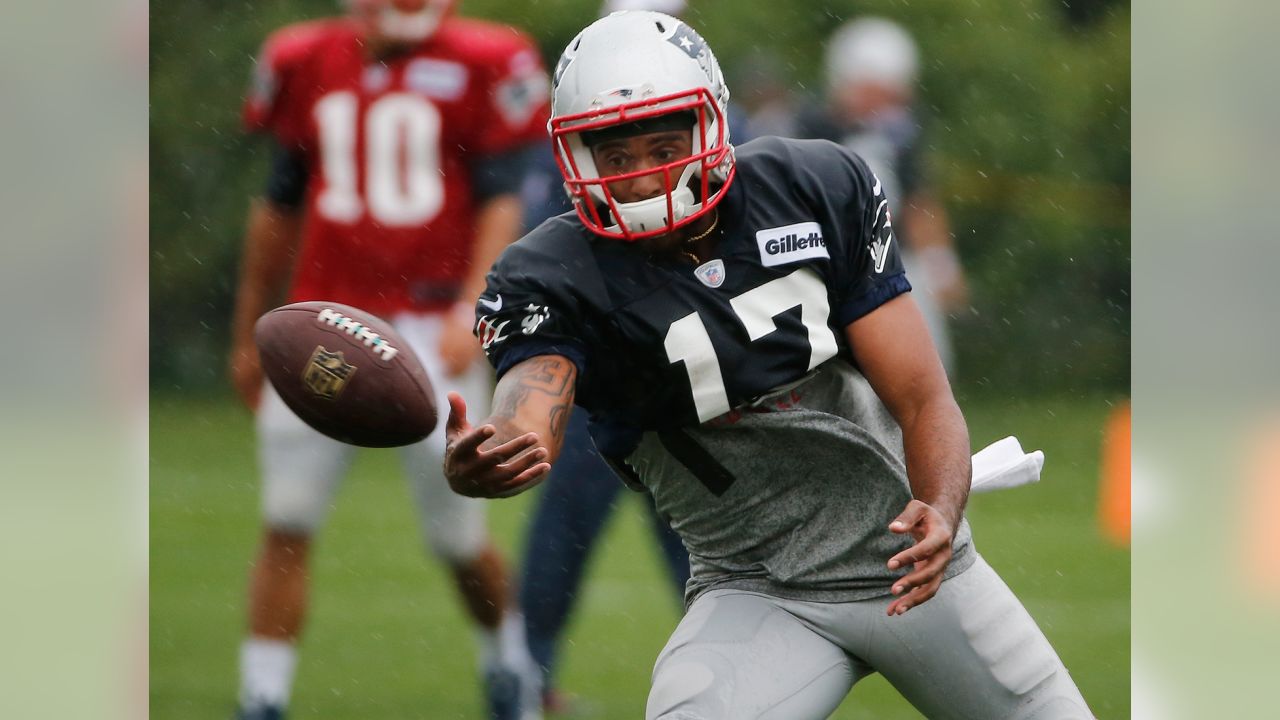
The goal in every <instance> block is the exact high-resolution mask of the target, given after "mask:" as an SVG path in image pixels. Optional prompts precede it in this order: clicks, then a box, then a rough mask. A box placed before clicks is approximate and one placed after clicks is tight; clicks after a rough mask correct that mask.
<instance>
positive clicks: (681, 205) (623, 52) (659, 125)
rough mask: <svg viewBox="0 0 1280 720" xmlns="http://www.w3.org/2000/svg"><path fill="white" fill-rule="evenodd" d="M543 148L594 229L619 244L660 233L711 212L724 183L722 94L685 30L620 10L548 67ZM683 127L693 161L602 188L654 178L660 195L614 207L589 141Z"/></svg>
mask: <svg viewBox="0 0 1280 720" xmlns="http://www.w3.org/2000/svg"><path fill="white" fill-rule="evenodd" d="M553 87H554V98H553V100H552V105H551V121H550V122H549V123H548V129H549V131H550V132H551V140H552V144H553V145H554V147H555V154H556V162H557V164H559V166H560V172H561V173H562V174H563V175H564V179H565V190H566V191H567V192H568V194H569V198H570V199H571V200H572V201H573V205H574V208H575V209H576V210H577V212H578V217H579V218H581V220H582V222H583V223H584V224H585V225H586V226H587V227H588V228H590V229H591V230H592V231H593V232H595V233H597V234H599V235H603V236H605V237H612V238H618V239H623V240H628V241H633V240H640V239H643V238H647V237H654V236H656V235H663V234H666V233H669V232H671V231H672V230H675V229H676V228H679V227H683V226H685V225H688V224H689V223H691V222H693V221H694V220H696V219H698V218H700V217H703V216H705V215H707V214H708V213H710V212H711V211H712V209H713V208H714V207H715V206H716V204H717V203H719V202H720V200H721V199H722V198H723V197H724V193H725V191H726V190H727V189H728V187H729V183H730V182H732V180H733V175H734V161H733V146H732V145H730V144H729V126H728V123H727V122H726V121H725V114H726V112H727V108H728V103H729V89H728V88H727V87H726V86H725V83H724V76H723V74H721V72H720V65H719V63H717V62H716V58H715V55H713V54H712V53H711V48H709V47H707V43H706V41H705V40H703V39H702V37H701V36H700V35H698V33H697V32H695V31H694V30H693V28H691V27H689V26H688V25H686V24H685V23H683V22H682V21H680V20H678V19H676V18H674V17H671V16H670V15H664V14H662V13H656V12H620V13H615V14H613V15H609V16H607V17H603V18H601V19H599V20H597V21H596V22H594V23H592V24H591V25H589V26H587V28H586V29H585V30H583V31H582V32H581V33H579V34H578V36H577V37H575V38H574V39H573V40H572V41H571V42H570V43H569V45H568V47H566V48H565V50H564V54H563V55H561V56H560V62H559V63H557V64H556V70H555V78H554V80H553ZM684 127H688V128H689V129H690V130H692V132H693V136H692V143H693V154H692V155H691V156H690V157H688V158H682V159H680V160H677V161H675V162H671V163H668V164H665V165H661V166H658V167H656V168H653V169H649V170H641V171H638V172H635V173H628V174H625V175H616V176H612V177H610V178H608V182H616V181H619V180H628V179H633V178H636V177H639V176H642V175H649V174H656V175H659V176H660V177H661V180H662V183H663V187H664V189H665V192H664V193H663V194H661V195H658V196H657V197H653V198H650V199H648V200H641V201H639V202H632V203H619V202H617V200H616V199H615V198H614V197H613V195H612V193H610V191H609V188H608V185H607V183H606V182H605V180H603V179H601V177H600V173H599V171H598V170H597V168H596V164H595V159H594V158H593V157H592V154H591V148H590V147H589V146H588V142H589V141H590V140H591V139H592V138H598V137H601V136H611V137H619V136H626V135H636V134H642V133H646V132H656V131H660V130H674V129H678V128H679V129H682V128H684Z"/></svg>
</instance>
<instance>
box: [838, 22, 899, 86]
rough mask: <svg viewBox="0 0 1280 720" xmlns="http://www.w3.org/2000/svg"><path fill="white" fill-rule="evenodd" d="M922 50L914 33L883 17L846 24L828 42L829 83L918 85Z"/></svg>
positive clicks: (841, 84)
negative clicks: (917, 47)
mask: <svg viewBox="0 0 1280 720" xmlns="http://www.w3.org/2000/svg"><path fill="white" fill-rule="evenodd" d="M919 70H920V53H919V51H918V50H917V49H916V43H915V41H914V40H912V39H911V35H910V34H908V33H907V31H906V30H904V29H902V26H900V25H898V24H897V23H894V22H891V21H889V20H885V19H883V18H874V17H872V18H863V19H861V20H854V21H852V22H848V23H845V24H844V25H842V26H840V28H839V29H838V30H836V32H835V34H833V35H832V36H831V39H830V40H829V41H827V85H828V87H831V88H839V87H843V86H846V85H855V84H861V83H875V84H878V85H884V86H888V87H892V88H897V89H899V90H903V91H906V90H909V89H910V88H911V87H912V86H914V85H915V82H916V77H917V75H918V74H919Z"/></svg>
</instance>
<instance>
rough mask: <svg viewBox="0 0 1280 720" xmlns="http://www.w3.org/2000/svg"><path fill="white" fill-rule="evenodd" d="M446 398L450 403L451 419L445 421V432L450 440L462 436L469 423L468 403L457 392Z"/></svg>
mask: <svg viewBox="0 0 1280 720" xmlns="http://www.w3.org/2000/svg"><path fill="white" fill-rule="evenodd" d="M446 397H447V399H448V401H449V419H448V420H446V421H445V425H444V432H445V437H446V438H448V437H450V436H454V435H460V434H462V433H463V432H464V431H466V429H467V427H468V424H469V423H467V401H466V400H463V399H462V396H461V395H459V394H458V393H456V392H450V393H449V394H448V395H447V396H446Z"/></svg>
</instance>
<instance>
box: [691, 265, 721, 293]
mask: <svg viewBox="0 0 1280 720" xmlns="http://www.w3.org/2000/svg"><path fill="white" fill-rule="evenodd" d="M693 274H694V275H695V276H697V278H698V279H699V280H701V281H702V284H703V285H706V286H707V287H709V288H718V287H720V286H721V285H723V284H724V261H723V260H712V261H710V262H705V263H703V264H701V265H699V266H698V269H697V270H694V271H693Z"/></svg>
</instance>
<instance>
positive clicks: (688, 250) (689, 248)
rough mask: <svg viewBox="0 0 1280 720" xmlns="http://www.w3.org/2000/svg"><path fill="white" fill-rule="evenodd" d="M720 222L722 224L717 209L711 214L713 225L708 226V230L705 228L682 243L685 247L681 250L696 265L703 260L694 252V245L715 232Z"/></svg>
mask: <svg viewBox="0 0 1280 720" xmlns="http://www.w3.org/2000/svg"><path fill="white" fill-rule="evenodd" d="M719 224H720V211H719V210H718V209H717V210H716V211H715V214H714V215H712V216H711V227H709V228H707V229H706V230H703V231H702V232H700V233H698V234H697V235H694V236H693V237H691V238H686V239H685V241H684V242H683V243H682V244H683V245H684V249H683V250H681V252H682V253H684V256H685V257H687V258H689V259H690V260H692V261H693V264H694V265H701V264H702V260H701V259H699V258H698V256H697V255H696V254H695V253H694V252H693V246H694V245H696V244H697V243H698V242H700V241H702V240H703V239H705V238H706V237H707V236H708V235H710V234H711V233H713V232H715V231H716V226H717V225H719Z"/></svg>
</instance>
